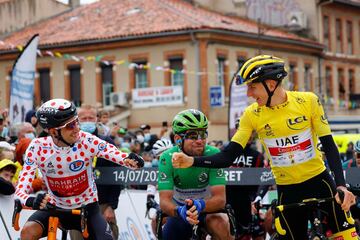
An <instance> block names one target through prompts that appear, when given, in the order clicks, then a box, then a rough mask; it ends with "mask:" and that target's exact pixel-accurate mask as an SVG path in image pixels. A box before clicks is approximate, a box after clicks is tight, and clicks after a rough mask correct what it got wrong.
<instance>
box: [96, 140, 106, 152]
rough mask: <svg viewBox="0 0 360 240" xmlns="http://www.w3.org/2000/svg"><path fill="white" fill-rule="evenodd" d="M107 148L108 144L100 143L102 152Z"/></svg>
mask: <svg viewBox="0 0 360 240" xmlns="http://www.w3.org/2000/svg"><path fill="white" fill-rule="evenodd" d="M105 148H106V144H105V143H103V142H102V143H99V145H98V149H99V150H100V151H103V150H104V149H105Z"/></svg>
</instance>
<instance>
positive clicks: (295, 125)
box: [286, 116, 308, 130]
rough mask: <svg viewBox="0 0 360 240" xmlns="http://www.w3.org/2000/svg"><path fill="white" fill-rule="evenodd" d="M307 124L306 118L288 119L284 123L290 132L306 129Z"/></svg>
mask: <svg viewBox="0 0 360 240" xmlns="http://www.w3.org/2000/svg"><path fill="white" fill-rule="evenodd" d="M307 122H308V119H307V118H306V116H301V117H296V118H289V119H288V120H287V121H286V125H287V126H288V128H290V129H292V130H301V129H304V128H306V127H307V125H308V123H307Z"/></svg>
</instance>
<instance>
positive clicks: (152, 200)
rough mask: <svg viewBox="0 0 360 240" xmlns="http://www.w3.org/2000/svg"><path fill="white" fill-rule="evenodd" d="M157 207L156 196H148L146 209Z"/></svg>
mask: <svg viewBox="0 0 360 240" xmlns="http://www.w3.org/2000/svg"><path fill="white" fill-rule="evenodd" d="M155 205H156V201H155V196H154V195H152V194H148V195H147V197H146V208H148V209H150V208H153V207H155Z"/></svg>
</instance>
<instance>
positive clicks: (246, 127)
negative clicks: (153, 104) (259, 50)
mask: <svg viewBox="0 0 360 240" xmlns="http://www.w3.org/2000/svg"><path fill="white" fill-rule="evenodd" d="M284 65H285V63H284V61H283V60H282V59H280V58H277V57H274V56H269V55H260V56H256V57H253V58H251V59H249V60H247V61H246V62H245V63H244V64H243V65H242V67H241V68H240V70H239V71H238V73H237V74H236V83H237V84H238V85H241V84H247V86H248V90H247V96H248V97H252V98H254V99H255V101H256V102H255V103H253V104H251V105H250V106H249V107H247V108H246V110H245V112H244V113H243V115H242V116H241V118H240V126H239V128H238V130H237V132H236V133H235V135H234V136H233V138H232V139H231V142H230V144H229V145H228V146H227V147H226V148H225V149H224V150H223V151H221V152H220V153H218V154H215V155H212V156H207V157H190V156H187V155H185V154H184V153H174V154H173V158H172V162H173V166H174V167H178V168H186V167H190V166H197V167H213V168H219V167H228V166H230V165H231V164H232V163H233V161H234V160H235V158H236V157H237V156H239V155H240V154H242V152H243V150H244V147H245V146H246V143H247V141H248V139H249V137H250V136H251V133H252V131H253V130H255V131H256V132H257V133H258V136H259V139H260V141H261V142H262V144H263V146H264V148H265V150H266V153H267V155H268V157H269V159H270V164H271V169H272V172H273V175H274V177H275V181H276V184H277V188H278V199H279V203H280V204H289V203H294V202H300V201H302V200H303V199H307V198H325V197H332V196H335V197H336V200H337V201H338V202H339V203H340V204H341V205H340V204H329V205H328V206H326V207H325V209H324V211H325V212H326V213H327V216H326V217H327V219H328V225H329V227H330V231H328V235H332V236H331V238H332V239H345V240H346V239H357V235H356V231H355V228H354V226H353V225H352V224H350V223H349V222H351V221H348V219H347V218H346V217H345V214H344V211H348V210H349V208H350V206H351V205H353V204H354V203H355V196H354V195H353V194H352V193H351V192H349V191H348V190H347V189H346V187H345V180H344V175H343V172H342V167H341V161H340V156H339V152H338V149H337V147H336V145H335V143H334V140H333V138H332V135H331V130H330V127H329V124H328V122H327V119H326V115H325V113H324V110H323V107H322V105H321V102H320V100H319V99H318V97H317V96H316V95H315V94H313V93H310V92H295V91H286V90H285V89H284V88H283V86H282V85H281V81H282V80H283V78H284V77H286V75H287V72H286V69H285V66H284ZM318 138H319V139H320V141H321V143H322V146H323V149H324V152H325V155H326V159H327V160H328V162H329V166H330V169H331V171H332V174H333V176H331V175H330V174H329V172H328V171H327V169H326V167H325V165H324V162H323V160H322V158H321V153H320V152H319V150H318V149H317V148H316V145H317V139H318ZM337 188H338V189H341V190H342V191H343V192H344V200H343V202H342V203H341V201H340V199H339V196H338V194H337V193H336V189H337ZM281 221H282V225H283V226H285V227H286V230H287V231H286V235H285V236H282V238H280V239H294V240H295V239H296V240H297V239H301V240H303V239H305V238H306V230H307V213H306V211H304V210H303V209H294V210H289V211H287V212H286V213H285V212H284V215H283V216H282V218H281ZM338 237H340V238H338Z"/></svg>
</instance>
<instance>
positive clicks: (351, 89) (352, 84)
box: [349, 69, 355, 94]
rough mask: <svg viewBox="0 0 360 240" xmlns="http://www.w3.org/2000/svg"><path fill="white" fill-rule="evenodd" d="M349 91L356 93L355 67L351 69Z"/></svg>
mask: <svg viewBox="0 0 360 240" xmlns="http://www.w3.org/2000/svg"><path fill="white" fill-rule="evenodd" d="M349 91H350V94H354V93H355V73H354V70H353V69H350V70H349Z"/></svg>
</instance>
